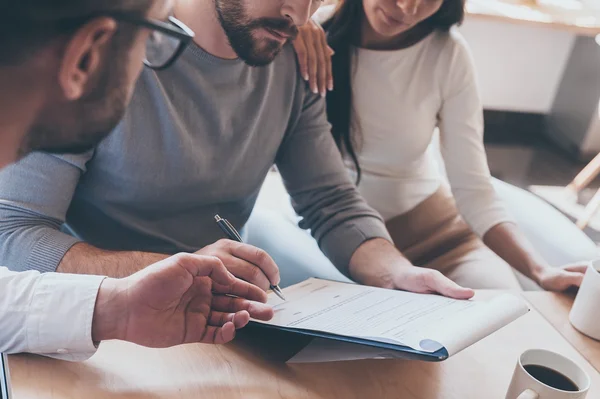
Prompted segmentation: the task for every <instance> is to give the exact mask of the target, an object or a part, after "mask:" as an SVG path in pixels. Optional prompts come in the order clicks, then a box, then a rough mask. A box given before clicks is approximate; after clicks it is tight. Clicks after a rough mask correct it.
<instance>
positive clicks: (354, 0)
mask: <svg viewBox="0 0 600 399" xmlns="http://www.w3.org/2000/svg"><path fill="white" fill-rule="evenodd" d="M363 16H364V9H363V3H362V0H339V3H338V6H337V9H336V11H335V13H334V15H333V16H332V17H331V18H330V19H329V20H328V21H326V22H325V23H324V24H323V27H324V28H325V30H326V31H327V36H328V39H327V40H328V42H329V46H330V47H331V48H332V49H333V50H334V51H335V55H334V56H333V59H332V62H333V81H334V90H333V91H331V92H329V93H328V94H327V117H328V119H329V123H331V125H332V126H333V129H332V134H333V138H334V139H335V142H336V144H337V146H338V148H339V149H340V151H341V152H342V153H343V154H346V155H348V156H350V158H351V159H352V162H353V163H354V165H355V167H356V172H357V179H356V184H358V183H360V179H361V174H362V171H361V167H360V163H359V162H358V156H357V154H356V146H355V143H354V140H355V139H356V137H352V133H351V131H352V130H351V123H352V122H351V121H352V112H353V109H352V77H351V76H350V74H351V71H352V64H351V63H352V50H353V46H357V45H359V44H360V38H361V26H362V18H363ZM464 17H465V0H444V2H443V4H442V6H441V7H440V9H439V10H438V11H437V12H436V13H435V14H434V15H432V16H431V17H429V18H428V19H426V20H425V21H423V22H421V24H427V25H429V26H430V27H431V28H432V29H434V30H443V31H448V30H450V28H451V27H452V26H453V25H456V24H460V23H462V21H463V19H464Z"/></svg>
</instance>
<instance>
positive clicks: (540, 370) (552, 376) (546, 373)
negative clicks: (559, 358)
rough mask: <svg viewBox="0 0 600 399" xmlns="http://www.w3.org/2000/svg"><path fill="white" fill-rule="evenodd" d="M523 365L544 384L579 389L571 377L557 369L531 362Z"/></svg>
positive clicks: (572, 389)
mask: <svg viewBox="0 0 600 399" xmlns="http://www.w3.org/2000/svg"><path fill="white" fill-rule="evenodd" d="M523 367H524V368H525V371H527V372H528V373H529V375H530V376H532V377H533V378H535V379H536V380H538V381H539V382H541V383H543V384H546V385H548V386H551V387H552V388H555V389H560V390H561V391H568V392H577V391H579V387H578V386H577V384H575V383H574V382H573V381H571V379H570V378H569V377H567V376H565V375H562V374H561V373H559V372H558V371H556V370H552V369H550V368H548V367H544V366H538V365H537V364H529V365H527V366H523Z"/></svg>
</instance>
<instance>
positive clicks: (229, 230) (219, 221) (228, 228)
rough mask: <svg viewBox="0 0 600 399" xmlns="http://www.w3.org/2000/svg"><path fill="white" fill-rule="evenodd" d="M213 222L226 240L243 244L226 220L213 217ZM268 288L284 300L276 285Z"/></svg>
mask: <svg viewBox="0 0 600 399" xmlns="http://www.w3.org/2000/svg"><path fill="white" fill-rule="evenodd" d="M215 221H216V222H217V224H218V225H219V227H220V228H221V230H223V233H225V235H226V236H227V238H229V239H230V240H232V241H237V242H244V241H242V236H240V233H238V232H237V230H236V229H235V227H233V225H232V224H231V223H229V221H228V220H227V219H223V218H222V217H221V216H219V215H215ZM270 288H271V290H272V291H273V292H274V293H275V295H277V296H278V297H279V298H281V299H282V300H284V301H285V300H286V299H285V297H284V296H283V291H281V288H279V286H278V285H271V286H270Z"/></svg>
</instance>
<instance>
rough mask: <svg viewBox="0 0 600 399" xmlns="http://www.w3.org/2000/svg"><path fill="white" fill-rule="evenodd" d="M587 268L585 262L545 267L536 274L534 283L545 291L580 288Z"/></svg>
mask: <svg viewBox="0 0 600 399" xmlns="http://www.w3.org/2000/svg"><path fill="white" fill-rule="evenodd" d="M587 268H588V264H587V263H585V262H582V263H577V264H571V265H566V266H562V267H550V266H545V267H543V268H541V269H540V271H539V272H537V273H536V276H535V281H536V283H538V284H539V286H540V287H542V288H543V289H545V290H547V291H566V290H568V289H569V288H573V287H579V286H581V282H582V281H583V276H584V275H585V272H586V270H587Z"/></svg>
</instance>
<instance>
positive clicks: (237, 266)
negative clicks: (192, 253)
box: [196, 240, 280, 291]
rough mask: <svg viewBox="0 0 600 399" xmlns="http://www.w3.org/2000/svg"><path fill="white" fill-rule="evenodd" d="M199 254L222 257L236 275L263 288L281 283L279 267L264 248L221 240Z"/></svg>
mask: <svg viewBox="0 0 600 399" xmlns="http://www.w3.org/2000/svg"><path fill="white" fill-rule="evenodd" d="M196 253H197V254H198V255H207V256H215V257H217V258H219V259H221V262H223V264H224V265H225V267H226V268H227V270H229V271H230V272H231V273H232V274H233V275H234V276H236V277H238V278H241V279H242V280H245V281H248V282H250V283H252V284H254V285H256V286H258V287H260V288H262V289H263V290H265V291H266V290H268V289H269V286H270V285H279V281H280V277H279V268H278V267H277V265H276V264H275V261H274V260H273V259H272V258H271V257H270V256H269V254H267V253H266V252H265V251H263V250H262V249H259V248H256V247H253V246H252V245H248V244H243V243H239V242H236V241H231V240H220V241H217V242H216V243H214V244H212V245H209V246H206V247H204V248H202V249H201V250H199V251H198V252H196Z"/></svg>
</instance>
